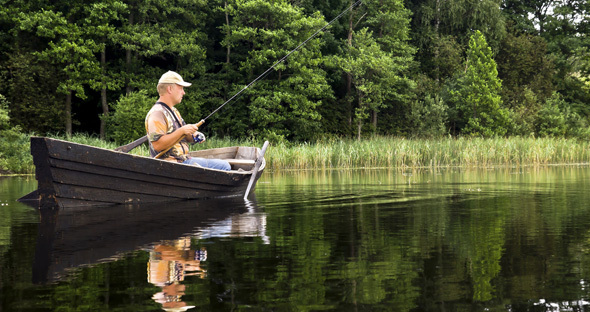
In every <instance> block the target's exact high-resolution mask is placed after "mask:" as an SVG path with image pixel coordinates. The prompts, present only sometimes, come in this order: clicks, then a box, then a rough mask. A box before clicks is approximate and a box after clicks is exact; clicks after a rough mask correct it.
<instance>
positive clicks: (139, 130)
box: [106, 90, 155, 145]
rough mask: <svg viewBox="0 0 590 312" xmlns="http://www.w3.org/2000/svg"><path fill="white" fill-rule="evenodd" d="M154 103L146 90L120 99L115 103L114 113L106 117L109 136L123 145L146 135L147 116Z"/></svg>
mask: <svg viewBox="0 0 590 312" xmlns="http://www.w3.org/2000/svg"><path fill="white" fill-rule="evenodd" d="M154 103H155V99H154V98H153V97H150V96H148V93H147V92H146V91H145V90H142V91H137V92H132V93H131V94H129V95H127V96H124V97H122V98H121V99H119V101H117V102H116V103H115V104H114V105H113V109H114V113H112V114H111V115H109V116H108V117H106V121H107V124H108V132H107V137H108V138H109V139H112V140H114V141H115V142H116V143H118V144H121V145H122V144H127V143H129V142H132V141H134V140H137V139H139V138H140V137H142V136H145V135H146V132H145V131H146V130H145V116H146V114H147V113H148V111H149V110H150V108H151V107H152V105H154Z"/></svg>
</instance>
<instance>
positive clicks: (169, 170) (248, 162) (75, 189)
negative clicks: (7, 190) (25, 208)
mask: <svg viewBox="0 0 590 312" xmlns="http://www.w3.org/2000/svg"><path fill="white" fill-rule="evenodd" d="M258 150H259V149H257V148H255V147H254V148H250V147H228V148H220V149H211V150H204V151H199V152H195V153H193V154H194V156H196V157H204V158H222V159H228V160H230V163H231V162H234V164H232V166H233V169H235V170H232V171H221V170H215V169H208V168H201V167H196V166H190V165H184V164H179V163H173V162H169V161H164V160H158V159H153V158H148V157H142V156H137V155H130V154H126V153H123V152H115V151H111V150H107V149H102V148H96V147H92V146H88V145H82V144H76V143H72V142H67V141H62V140H55V139H50V138H43V137H32V138H31V154H32V155H33V162H34V164H35V168H36V169H35V174H36V178H37V181H38V189H37V191H36V196H37V197H38V200H39V205H40V207H42V208H44V207H65V206H69V205H76V204H86V205H87V204H89V203H91V204H97V205H100V204H113V203H114V204H121V203H141V202H166V201H174V200H182V199H199V198H214V197H221V196H238V195H243V194H244V192H245V190H246V187H247V184H248V181H249V178H250V175H251V171H249V170H251V169H252V166H253V165H252V163H253V161H254V159H255V157H256V155H257V151H258ZM247 157H254V158H249V159H248V158H247ZM234 159H237V160H236V161H233V160H234ZM257 176H258V177H260V174H258V175H257ZM32 196H34V194H31V195H27V196H25V197H23V199H26V197H32Z"/></svg>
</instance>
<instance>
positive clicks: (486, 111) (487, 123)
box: [450, 31, 509, 137]
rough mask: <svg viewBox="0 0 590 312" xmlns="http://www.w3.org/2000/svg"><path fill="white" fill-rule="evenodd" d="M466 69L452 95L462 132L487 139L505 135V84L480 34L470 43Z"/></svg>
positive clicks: (489, 49) (477, 33)
mask: <svg viewBox="0 0 590 312" xmlns="http://www.w3.org/2000/svg"><path fill="white" fill-rule="evenodd" d="M465 68H466V69H465V73H463V74H462V75H461V76H460V77H459V78H458V80H457V85H456V89H454V90H451V92H450V94H451V96H452V101H453V102H454V103H455V106H456V109H457V112H458V114H459V120H460V122H461V123H462V125H461V126H460V131H461V132H462V133H464V134H470V135H478V136H485V137H491V136H495V135H500V136H501V135H504V134H506V132H507V130H508V124H509V113H508V110H507V109H505V108H504V107H502V98H501V96H500V91H501V88H502V82H501V80H500V79H499V78H498V70H497V68H496V62H495V61H494V59H493V58H492V50H491V48H490V47H489V46H488V45H487V42H486V40H485V38H484V36H483V34H482V33H481V32H479V31H476V32H475V33H474V34H473V35H472V37H471V40H470V42H469V50H468V51H467V62H466V64H465Z"/></svg>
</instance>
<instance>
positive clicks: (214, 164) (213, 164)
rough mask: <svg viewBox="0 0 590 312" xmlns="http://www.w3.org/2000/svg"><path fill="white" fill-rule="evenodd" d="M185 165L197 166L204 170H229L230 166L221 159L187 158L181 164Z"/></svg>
mask: <svg viewBox="0 0 590 312" xmlns="http://www.w3.org/2000/svg"><path fill="white" fill-rule="evenodd" d="M182 163H183V164H187V165H193V166H194V165H197V166H201V167H205V168H211V169H218V170H231V166H230V165H229V163H228V162H227V161H225V160H221V159H208V158H199V157H189V158H188V159H187V160H185V161H183V162H182Z"/></svg>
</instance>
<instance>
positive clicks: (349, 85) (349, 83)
mask: <svg viewBox="0 0 590 312" xmlns="http://www.w3.org/2000/svg"><path fill="white" fill-rule="evenodd" d="M350 3H351V5H352V1H350ZM353 11H354V10H350V19H349V22H348V46H349V47H352V20H353V18H354V14H353ZM346 98H347V99H350V98H352V74H351V73H346ZM346 102H347V103H346V104H347V105H348V109H347V114H348V125H349V126H352V103H353V101H352V100H348V101H346Z"/></svg>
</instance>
